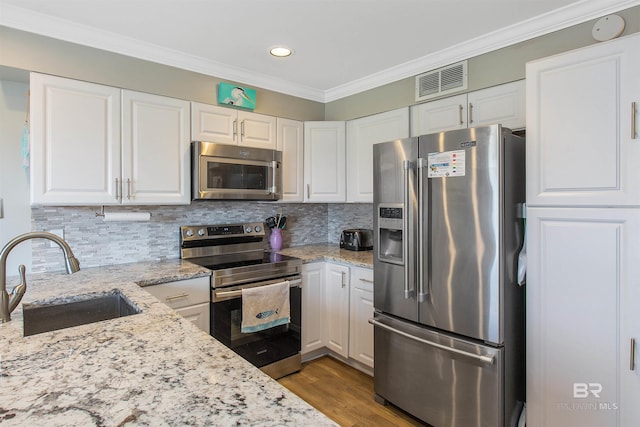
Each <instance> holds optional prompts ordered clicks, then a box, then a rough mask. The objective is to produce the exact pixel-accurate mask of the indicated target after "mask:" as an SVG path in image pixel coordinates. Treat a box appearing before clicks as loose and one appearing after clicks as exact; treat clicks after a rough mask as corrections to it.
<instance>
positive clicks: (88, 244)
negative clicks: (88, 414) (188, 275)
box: [31, 201, 373, 272]
mask: <svg viewBox="0 0 640 427" xmlns="http://www.w3.org/2000/svg"><path fill="white" fill-rule="evenodd" d="M280 209H282V214H283V215H284V216H286V217H287V225H286V229H285V231H284V232H283V238H284V247H290V246H301V245H306V244H315V243H326V242H329V243H336V244H337V243H338V242H339V239H340V231H341V230H342V229H344V228H371V227H372V225H373V211H372V205H371V204H368V203H354V204H351V203H341V204H315V203H314V204H306V203H305V204H303V203H295V204H288V203H287V204H284V203H282V204H280V203H267V202H218V201H216V202H210V201H203V202H194V203H192V204H191V205H189V206H131V207H127V206H106V207H105V211H106V212H150V213H151V220H150V221H146V222H125V221H123V222H104V221H103V220H102V218H101V217H97V216H96V212H99V211H100V207H66V206H65V207H57V206H56V207H49V206H46V207H45V206H41V207H33V208H32V209H31V223H32V230H34V231H55V230H62V231H63V233H64V239H65V240H66V241H67V242H69V245H70V246H71V248H72V249H73V252H74V254H75V255H76V257H77V258H78V259H79V260H80V265H81V266H82V267H85V268H86V267H98V266H103V265H113V264H124V263H130V262H139V261H159V260H163V259H171V258H179V257H180V233H179V228H180V226H181V225H191V224H224V223H236V222H245V221H246V222H256V221H264V220H265V218H267V217H269V216H272V215H277V214H278V212H279V211H280ZM267 248H268V239H265V249H267ZM32 254H33V255H32V257H33V258H32V267H31V270H32V271H33V272H43V271H58V270H62V269H64V261H63V256H62V252H61V251H60V249H59V248H58V247H57V246H56V245H55V244H54V245H53V247H52V246H51V243H50V242H49V241H47V240H42V239H36V240H32Z"/></svg>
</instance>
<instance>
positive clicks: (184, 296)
mask: <svg viewBox="0 0 640 427" xmlns="http://www.w3.org/2000/svg"><path fill="white" fill-rule="evenodd" d="M188 296H189V294H179V295H173V296H170V297H166V298H165V300H167V301H173V300H175V299H181V298H187V297H188Z"/></svg>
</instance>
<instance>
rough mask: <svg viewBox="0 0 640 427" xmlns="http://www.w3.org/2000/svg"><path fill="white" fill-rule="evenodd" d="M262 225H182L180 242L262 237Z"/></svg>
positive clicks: (255, 223)
mask: <svg viewBox="0 0 640 427" xmlns="http://www.w3.org/2000/svg"><path fill="white" fill-rule="evenodd" d="M264 235H265V233H264V224H263V223H261V222H249V223H244V224H217V225H183V226H182V227H180V236H181V238H182V241H183V242H185V241H194V240H208V239H217V238H230V237H263V236H264Z"/></svg>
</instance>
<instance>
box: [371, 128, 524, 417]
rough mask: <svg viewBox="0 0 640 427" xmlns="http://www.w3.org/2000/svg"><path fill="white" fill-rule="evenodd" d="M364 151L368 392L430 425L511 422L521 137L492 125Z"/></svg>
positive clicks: (517, 339)
mask: <svg viewBox="0 0 640 427" xmlns="http://www.w3.org/2000/svg"><path fill="white" fill-rule="evenodd" d="M373 153H374V160H373V164H374V199H373V202H374V203H373V206H374V210H375V211H374V216H373V217H374V231H375V233H374V250H375V255H374V307H375V315H374V319H373V320H372V323H373V324H374V354H375V358H374V360H375V367H374V384H375V393H376V400H377V401H378V402H380V403H387V402H389V403H392V404H394V405H396V406H398V407H400V408H402V409H404V410H405V411H407V412H409V413H410V414H413V415H414V416H416V417H417V418H420V419H421V420H423V421H425V422H427V423H429V424H432V425H433V426H436V427H441V426H456V427H461V426H476V427H477V426H491V427H495V426H507V425H515V424H516V423H517V419H518V416H519V414H520V410H521V407H522V403H523V401H524V392H525V387H524V386H525V384H524V378H525V377H524V342H525V340H524V338H525V337H524V333H525V332H524V319H525V313H524V288H522V287H520V286H518V285H517V283H516V282H517V258H518V255H517V254H518V252H519V250H520V249H521V246H522V241H523V234H524V233H523V220H522V218H521V215H519V213H520V212H521V204H522V203H523V202H524V201H525V200H524V198H525V181H524V177H525V161H524V160H525V159H524V153H525V149H524V139H523V138H521V137H518V136H515V135H513V134H512V132H511V131H510V130H508V129H505V128H502V127H501V126H500V125H492V126H486V127H478V128H471V129H461V130H454V131H450V132H443V133H436V134H431V135H424V136H420V137H414V138H408V139H403V140H396V141H390V142H384V143H380V144H376V145H374V150H373Z"/></svg>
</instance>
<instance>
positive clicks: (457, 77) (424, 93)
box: [416, 61, 467, 102]
mask: <svg viewBox="0 0 640 427" xmlns="http://www.w3.org/2000/svg"><path fill="white" fill-rule="evenodd" d="M466 88H467V61H462V62H458V63H456V64H453V65H447V66H446V67H442V68H438V69H437V70H434V71H429V72H428V73H424V74H420V75H419V76H416V102H417V101H424V100H426V99H431V98H435V97H438V96H442V95H446V94H448V93H454V92H459V91H461V90H465V89H466Z"/></svg>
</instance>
